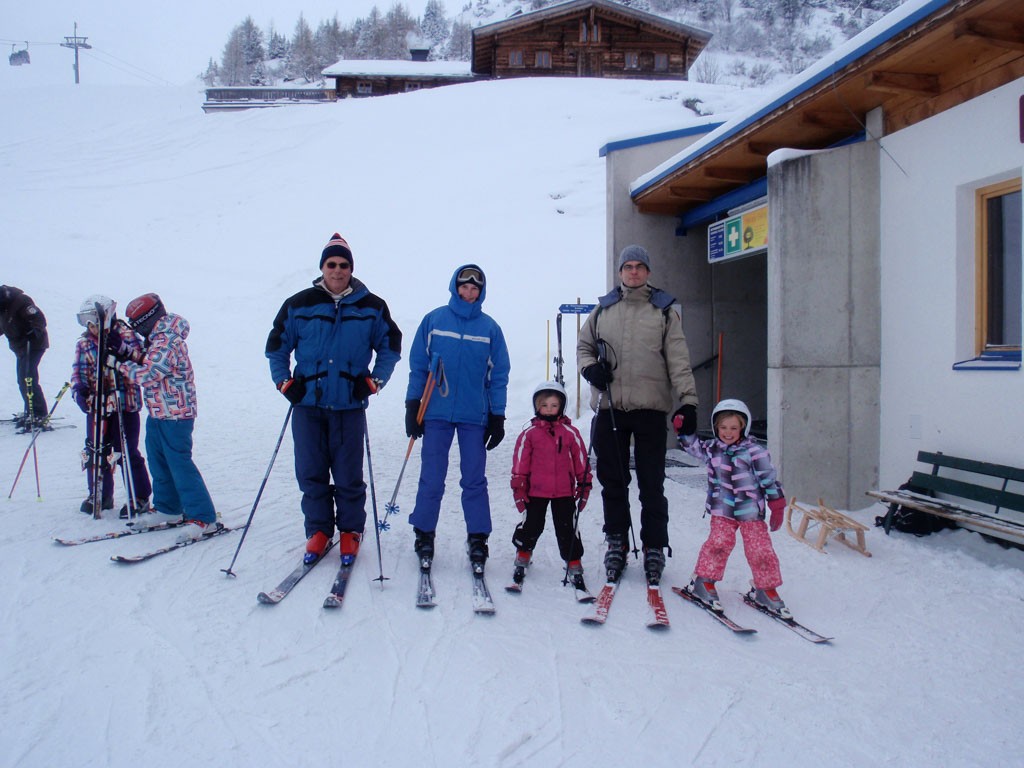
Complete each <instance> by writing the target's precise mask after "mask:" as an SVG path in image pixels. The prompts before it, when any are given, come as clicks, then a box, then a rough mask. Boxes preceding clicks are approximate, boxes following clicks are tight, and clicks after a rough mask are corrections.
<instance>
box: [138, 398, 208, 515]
mask: <svg viewBox="0 0 1024 768" xmlns="http://www.w3.org/2000/svg"><path fill="white" fill-rule="evenodd" d="M194 427H195V420H194V419H154V418H153V417H152V416H148V417H147V418H146V458H147V459H148V460H149V473H150V474H151V475H152V476H153V506H154V507H156V509H157V511H159V512H163V513H164V514H167V515H183V516H184V517H185V519H186V520H199V521H200V522H203V523H215V522H217V511H216V510H215V509H214V508H213V499H211V498H210V492H209V491H208V490H207V489H206V483H205V482H203V476H202V475H201V474H199V470H198V469H197V468H196V465H195V463H193V461H192V430H193V428H194Z"/></svg>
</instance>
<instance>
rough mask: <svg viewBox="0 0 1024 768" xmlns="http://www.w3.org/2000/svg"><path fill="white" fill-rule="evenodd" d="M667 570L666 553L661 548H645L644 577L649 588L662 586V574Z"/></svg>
mask: <svg viewBox="0 0 1024 768" xmlns="http://www.w3.org/2000/svg"><path fill="white" fill-rule="evenodd" d="M664 570H665V553H664V551H662V549H661V547H644V575H645V576H646V577H647V586H649V587H656V586H658V585H659V584H661V574H662V571H664Z"/></svg>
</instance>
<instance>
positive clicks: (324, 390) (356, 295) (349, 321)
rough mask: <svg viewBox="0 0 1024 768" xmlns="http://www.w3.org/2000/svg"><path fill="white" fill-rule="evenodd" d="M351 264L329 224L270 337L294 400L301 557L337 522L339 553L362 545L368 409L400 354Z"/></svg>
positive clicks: (278, 374)
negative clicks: (328, 234) (309, 271)
mask: <svg viewBox="0 0 1024 768" xmlns="http://www.w3.org/2000/svg"><path fill="white" fill-rule="evenodd" d="M354 264H355V262H354V259H353V258H352V250H351V248H349V245H348V243H347V242H346V241H345V239H344V238H343V237H342V236H341V235H339V234H337V233H335V234H334V236H333V237H332V238H331V239H330V241H329V242H328V243H327V245H326V246H325V247H324V249H323V252H322V254H321V255H320V271H321V273H322V276H321V277H320V278H318V279H317V280H315V281H314V282H313V287H312V288H306V289H305V290H303V291H299V292H298V293H296V294H295V295H294V296H292V297H291V298H289V299H288V300H287V301H285V303H284V305H283V306H282V307H281V310H280V311H279V312H278V313H277V317H276V318H274V327H273V329H272V330H271V331H270V336H269V337H268V338H267V350H266V354H267V358H268V359H269V360H270V375H271V378H272V379H273V381H274V384H275V386H277V389H278V390H279V391H280V392H281V394H283V395H284V396H285V397H286V398H288V401H289V402H290V403H292V405H294V406H295V409H294V413H293V414H292V438H293V439H294V441H295V477H296V479H297V480H298V483H299V489H300V490H301V491H302V514H303V516H304V517H305V527H306V555H305V561H306V562H307V563H313V562H316V561H317V560H318V559H319V558H320V557H322V556H323V554H324V552H325V551H326V549H327V547H328V545H329V544H330V542H331V539H332V538H333V536H334V529H335V527H337V529H338V531H339V533H340V534H341V539H340V542H341V544H340V550H341V556H342V558H346V557H347V558H352V557H354V556H355V554H356V552H357V551H358V549H359V541H360V539H361V538H362V533H363V527H364V526H365V524H366V483H365V482H363V441H364V438H365V435H366V413H365V409H366V407H367V405H368V398H369V397H370V395H373V394H376V393H377V392H378V391H379V390H380V389H381V387H383V386H384V385H385V384H386V383H387V381H388V379H390V378H391V374H392V372H393V371H394V370H395V364H396V363H397V362H398V361H399V359H401V356H402V332H401V331H400V330H399V328H398V326H397V325H396V324H395V322H394V320H392V319H391V312H390V311H389V310H388V305H387V304H386V303H385V302H384V300H383V299H381V298H380V297H379V296H376V295H374V294H372V293H370V291H369V290H368V289H367V288H366V286H365V285H363V283H362V282H360V281H359V280H357V279H356V278H354V277H353V276H352V270H353V267H354ZM293 352H294V353H295V366H294V368H293V367H292V353H293ZM332 477H333V480H334V482H333V484H332V483H331V479H332Z"/></svg>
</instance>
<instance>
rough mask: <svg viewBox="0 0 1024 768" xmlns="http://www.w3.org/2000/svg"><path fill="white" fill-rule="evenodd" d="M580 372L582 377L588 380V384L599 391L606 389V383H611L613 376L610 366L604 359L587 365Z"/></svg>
mask: <svg viewBox="0 0 1024 768" xmlns="http://www.w3.org/2000/svg"><path fill="white" fill-rule="evenodd" d="M582 373H583V378H584V379H586V380H587V381H589V382H590V386H592V387H593V388H594V389H598V390H600V391H601V392H604V391H605V390H606V389H608V385H609V384H611V383H612V379H613V378H615V377H614V376H612V369H611V366H610V365H608V363H607V362H605V361H602V362H600V363H594V364H593V365H588V366H587V367H586V368H584V369H583V371H582Z"/></svg>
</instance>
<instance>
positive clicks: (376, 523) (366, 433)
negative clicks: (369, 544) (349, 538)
mask: <svg viewBox="0 0 1024 768" xmlns="http://www.w3.org/2000/svg"><path fill="white" fill-rule="evenodd" d="M363 437H365V438H366V468H367V470H368V471H369V473H370V502H371V504H372V505H373V533H374V535H375V536H376V537H377V565H378V566H380V576H378V577H377V578H376V579H374V581H379V582H380V588H381V589H384V582H385V581H387V578H388V577H387V576H385V575H384V558H383V556H382V555H381V552H380V520H379V519H378V517H377V489H376V487H375V486H374V483H373V457H372V456H371V455H370V430H369V429H368V428H367V425H366V411H363Z"/></svg>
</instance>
